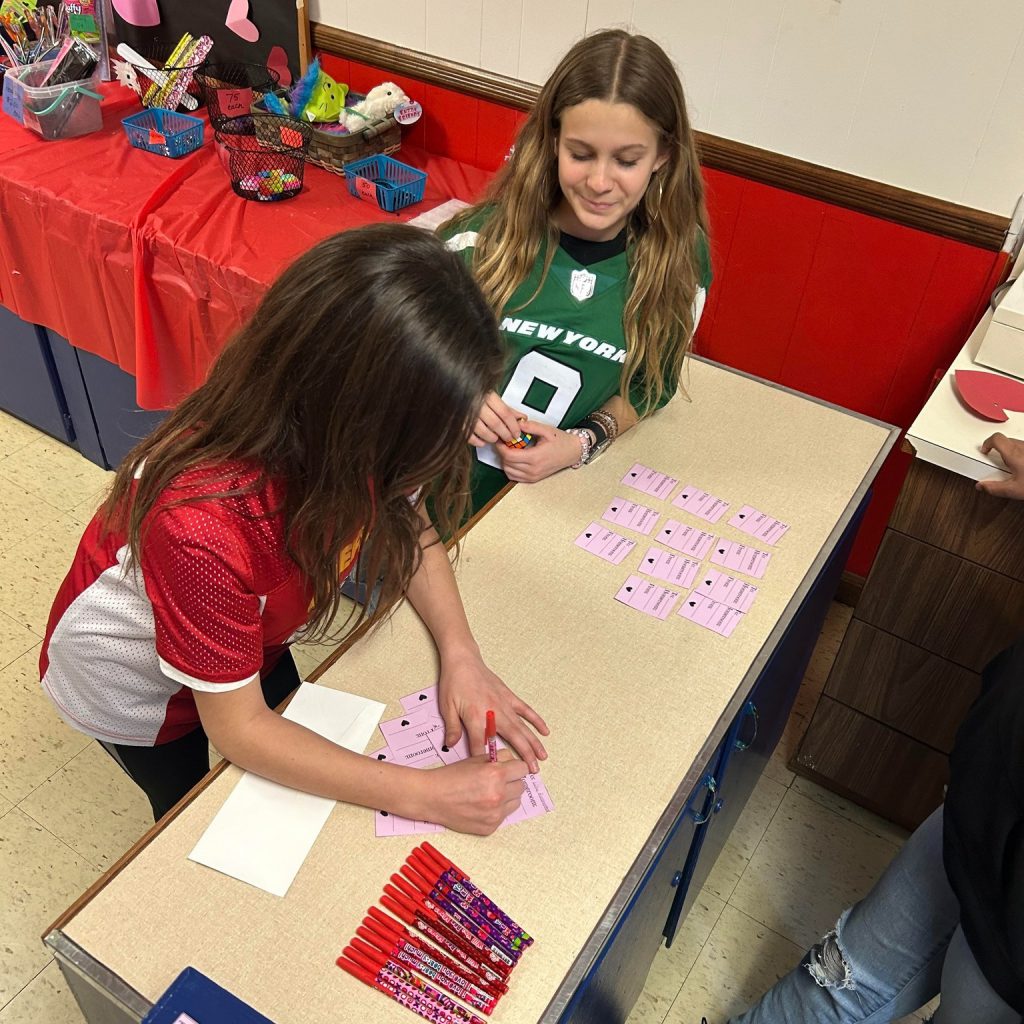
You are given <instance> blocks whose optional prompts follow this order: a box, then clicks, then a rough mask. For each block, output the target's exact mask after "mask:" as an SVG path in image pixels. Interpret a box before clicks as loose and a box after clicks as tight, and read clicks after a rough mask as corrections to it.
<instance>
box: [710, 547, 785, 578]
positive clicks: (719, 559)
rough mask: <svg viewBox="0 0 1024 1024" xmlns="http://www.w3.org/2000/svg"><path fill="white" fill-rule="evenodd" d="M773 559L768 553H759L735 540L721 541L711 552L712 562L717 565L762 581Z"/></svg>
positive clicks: (755, 549)
mask: <svg viewBox="0 0 1024 1024" xmlns="http://www.w3.org/2000/svg"><path fill="white" fill-rule="evenodd" d="M771 557H772V556H771V555H770V554H769V553H768V552H767V551H758V549H757V548H751V547H748V546H747V545H746V544H739V543H737V542H736V541H733V540H720V541H719V542H718V543H717V544H716V545H715V549H714V551H712V552H711V561H712V562H713V563H714V564H715V565H720V566H722V568H723V569H732V570H733V571H734V572H741V573H743V575H744V576H753V577H754V579H755V580H759V579H761V578H762V577H763V576H764V574H765V573H766V572H767V571H768V563H769V562H770V561H771Z"/></svg>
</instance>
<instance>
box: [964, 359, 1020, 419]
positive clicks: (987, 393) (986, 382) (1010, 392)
mask: <svg viewBox="0 0 1024 1024" xmlns="http://www.w3.org/2000/svg"><path fill="white" fill-rule="evenodd" d="M953 380H954V381H955V382H956V389H957V391H958V392H959V393H960V398H961V399H962V400H963V403H964V405H966V406H967V408H968V409H970V410H971V412H973V413H974V414H975V415H976V416H980V417H981V418H982V419H984V420H992V421H993V422H995V423H1005V422H1006V421H1007V420H1008V419H1009V417H1008V416H1007V415H1006V410H1007V409H1009V410H1010V411H1011V412H1024V381H1019V380H1014V379H1013V378H1012V377H1003V376H1000V375H999V374H998V373H988V372H987V371H985V370H957V371H956V372H955V373H954V374H953Z"/></svg>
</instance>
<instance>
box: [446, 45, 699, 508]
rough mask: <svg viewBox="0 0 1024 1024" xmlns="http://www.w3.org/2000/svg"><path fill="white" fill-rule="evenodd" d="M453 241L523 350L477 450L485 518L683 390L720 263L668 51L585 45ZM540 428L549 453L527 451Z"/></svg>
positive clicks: (480, 432) (512, 351) (494, 400)
mask: <svg viewBox="0 0 1024 1024" xmlns="http://www.w3.org/2000/svg"><path fill="white" fill-rule="evenodd" d="M442 234H443V235H444V236H445V238H446V239H447V242H448V245H449V247H450V248H452V249H454V250H456V251H458V252H461V253H462V255H463V258H464V259H466V261H467V262H468V263H469V265H470V266H471V267H472V268H473V271H474V273H475V274H476V277H477V280H478V282H479V283H480V285H481V287H482V289H483V292H484V294H485V295H486V296H487V299H488V301H489V302H490V303H491V306H492V307H493V308H494V310H495V312H496V314H497V316H498V321H499V324H500V326H501V329H502V333H503V336H504V338H505V340H506V342H507V343H508V346H509V361H508V365H507V367H506V372H505V376H504V379H503V381H502V383H501V386H500V388H499V390H498V391H496V392H491V393H490V394H489V395H488V396H487V399H486V401H485V403H484V405H483V407H482V410H481V413H480V416H479V418H478V419H477V422H476V425H475V428H474V432H473V436H472V439H471V440H472V443H473V444H474V445H475V446H476V447H477V464H476V466H475V469H474V485H473V505H474V507H475V508H479V507H480V506H481V505H483V504H484V503H486V501H488V500H489V499H490V497H492V496H493V495H494V494H495V493H496V492H497V491H498V490H500V488H501V487H502V486H503V485H504V484H505V483H506V482H507V481H508V480H515V481H521V482H527V483H533V482H535V481H538V480H542V479H544V478H545V477H548V476H551V475H552V474H553V473H556V472H558V471H559V470H561V469H566V468H568V467H573V468H578V467H579V466H581V465H583V464H585V463H587V462H588V461H590V460H591V459H592V458H593V457H594V456H595V455H596V454H597V453H598V452H600V451H601V450H603V448H604V447H606V446H607V444H608V443H609V442H611V441H612V440H614V439H615V437H616V436H617V435H618V434H621V433H622V432H623V431H625V430H628V429H630V428H631V427H633V426H634V425H635V424H636V423H637V422H638V421H639V420H640V419H641V418H642V417H643V416H645V415H647V414H649V413H651V412H653V411H654V410H656V409H658V408H660V407H661V406H662V405H664V404H665V402H667V401H668V399H669V398H671V396H672V395H673V394H674V393H675V391H676V390H677V389H678V387H679V381H680V376H681V371H682V365H683V359H684V357H685V355H686V353H687V351H688V350H689V347H690V341H691V339H692V337H693V332H694V329H695V327H696V325H697V321H698V319H699V317H700V313H701V310H702V309H703V305H704V298H705V295H706V290H707V287H708V284H709V283H710V267H709V260H708V250H707V215H706V211H705V208H704V194H703V185H702V181H701V175H700V166H699V163H698V159H697V154H696V149H695V146H694V140H693V134H692V132H691V129H690V122H689V118H688V117H687V113H686V103H685V100H684V97H683V89H682V85H681V83H680V81H679V75H678V74H677V72H676V70H675V68H674V67H673V65H672V62H671V61H670V60H669V58H668V56H667V55H666V54H665V52H664V51H663V50H662V49H661V47H659V46H658V45H657V44H656V43H655V42H653V41H652V40H650V39H648V38H646V37H644V36H637V35H631V34H630V33H628V32H624V31H619V30H610V31H603V32H598V33H595V34H594V35H591V36H588V37H587V38H585V39H583V40H581V41H580V42H579V43H577V44H576V45H575V46H574V47H573V48H572V49H571V50H570V51H569V53H567V54H566V56H565V57H564V58H563V59H562V61H561V62H560V63H559V65H558V67H557V68H556V69H555V71H554V73H553V74H552V75H551V77H550V78H549V79H548V81H547V82H546V83H545V85H544V86H543V88H542V89H541V92H540V96H539V98H538V100H537V104H536V106H535V107H534V108H533V110H532V112H531V114H530V116H529V118H528V120H527V121H526V122H525V124H524V125H523V127H522V129H521V130H520V133H519V137H518V139H517V140H516V145H515V147H514V151H513V153H512V155H511V157H510V159H509V160H508V162H507V163H506V165H505V167H504V168H503V169H502V171H501V172H500V173H499V174H498V175H497V177H496V178H495V180H494V182H493V184H492V186H491V188H490V190H489V193H488V196H487V197H486V198H485V199H484V201H483V202H481V203H479V204H478V205H477V206H475V207H471V208H470V209H469V210H466V211H464V212H463V213H462V214H460V215H459V216H457V217H456V218H455V219H454V220H453V221H451V222H449V223H448V224H447V225H445V226H444V227H443V228H442ZM524 433H529V434H531V435H532V436H533V438H534V441H535V443H534V444H532V445H530V446H529V447H511V446H510V445H512V444H514V443H515V442H517V441H519V439H520V436H521V435H522V434H524ZM520 443H521V442H520Z"/></svg>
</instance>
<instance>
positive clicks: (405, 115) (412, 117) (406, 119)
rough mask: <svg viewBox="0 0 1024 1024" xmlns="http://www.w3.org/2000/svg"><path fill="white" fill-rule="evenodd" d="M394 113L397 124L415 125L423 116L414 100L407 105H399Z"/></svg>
mask: <svg viewBox="0 0 1024 1024" xmlns="http://www.w3.org/2000/svg"><path fill="white" fill-rule="evenodd" d="M394 113H395V120H396V121H397V122H398V123H399V124H415V123H416V122H417V121H418V120H419V119H420V118H421V117H422V116H423V107H421V106H420V104H418V103H417V102H416V101H415V100H410V102H408V103H399V104H398V106H397V107H395V111H394Z"/></svg>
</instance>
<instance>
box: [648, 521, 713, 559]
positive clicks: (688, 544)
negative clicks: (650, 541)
mask: <svg viewBox="0 0 1024 1024" xmlns="http://www.w3.org/2000/svg"><path fill="white" fill-rule="evenodd" d="M654 539H655V540H660V541H661V543H662V544H665V545H667V546H668V547H670V548H672V550H673V551H679V552H680V553H682V554H684V555H689V556H690V557H691V558H697V559H703V558H704V556H705V555H706V554H707V553H708V551H709V550H710V549H711V545H712V544H714V542H715V535H714V534H713V533H708V532H707V531H706V530H698V529H697V527H696V526H683V524H682V523H681V522H679V520H678V519H669V520H668V521H667V522H666V523H665V525H664V526H663V527H662V528H661V529H660V530H659V531H658V533H657V534H656V535H655V538H654Z"/></svg>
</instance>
